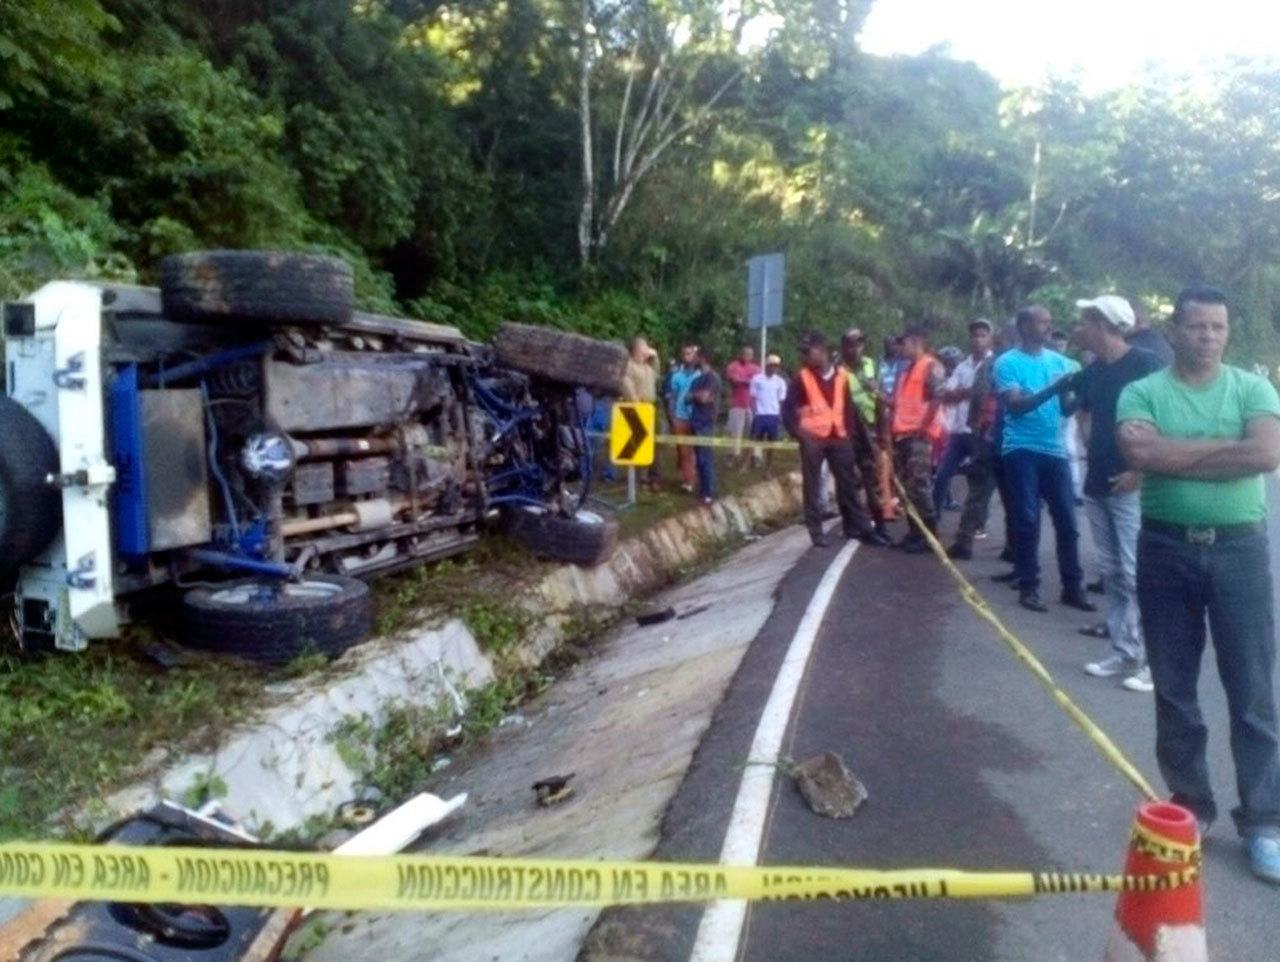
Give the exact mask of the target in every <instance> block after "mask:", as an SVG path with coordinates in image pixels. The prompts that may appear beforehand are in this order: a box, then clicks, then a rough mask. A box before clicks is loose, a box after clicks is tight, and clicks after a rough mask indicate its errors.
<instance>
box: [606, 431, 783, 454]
mask: <svg viewBox="0 0 1280 962" xmlns="http://www.w3.org/2000/svg"><path fill="white" fill-rule="evenodd" d="M587 436H588V437H591V438H602V439H604V440H606V441H609V440H611V438H612V435H611V434H610V433H609V432H608V431H588V432H587ZM653 443H654V444H669V445H673V446H675V447H686V448H736V447H741V448H742V449H743V450H746V449H748V448H750V449H756V448H759V449H761V450H764V451H798V450H800V445H799V444H797V443H796V442H795V441H752V440H751V439H750V438H745V437H744V438H743V439H742V440H741V441H739V440H738V439H737V438H725V437H715V436H710V435H705V434H659V435H655V436H654V438H653Z"/></svg>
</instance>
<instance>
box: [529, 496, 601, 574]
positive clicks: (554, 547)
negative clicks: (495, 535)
mask: <svg viewBox="0 0 1280 962" xmlns="http://www.w3.org/2000/svg"><path fill="white" fill-rule="evenodd" d="M510 518H511V520H510V526H509V529H508V530H509V531H510V533H511V536H512V537H514V538H515V539H516V540H517V541H519V542H520V543H521V544H523V545H524V546H525V547H526V548H528V549H529V550H530V551H532V552H533V553H534V554H536V555H538V556H539V557H543V558H550V559H551V560H553V561H566V562H568V563H570V564H575V565H582V566H583V567H584V568H591V567H594V566H595V565H598V564H601V563H602V562H605V561H608V560H609V557H610V556H611V555H612V554H613V550H614V549H615V548H616V547H617V546H618V523H617V522H616V521H611V520H609V519H607V518H605V517H604V516H603V515H600V514H597V513H596V512H594V511H579V512H578V513H577V514H575V515H574V516H573V517H572V518H564V517H561V516H560V515H558V514H555V513H554V512H552V511H549V510H547V509H546V508H533V507H527V508H517V509H516V510H515V511H513V512H512V513H511V516H510Z"/></svg>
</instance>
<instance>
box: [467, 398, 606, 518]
mask: <svg viewBox="0 0 1280 962" xmlns="http://www.w3.org/2000/svg"><path fill="white" fill-rule="evenodd" d="M468 382H469V384H470V387H471V391H472V394H473V395H474V396H475V399H476V402H477V403H478V404H479V405H480V408H481V410H483V411H484V412H485V414H487V415H488V416H489V417H490V418H492V419H493V421H494V424H495V425H496V430H495V431H494V434H493V438H492V441H494V442H495V443H496V442H497V441H500V440H501V439H502V438H504V437H506V436H507V435H508V434H509V433H511V432H512V431H518V430H520V429H522V428H524V427H526V426H527V425H529V424H531V423H532V422H533V421H536V420H537V419H538V418H540V417H542V416H543V414H544V411H543V409H542V408H541V407H532V408H530V407H522V406H517V405H514V404H511V403H510V402H508V401H507V400H505V399H504V398H502V397H500V396H499V395H498V394H496V393H494V392H493V391H491V390H489V389H488V388H487V387H485V386H484V385H483V384H482V383H480V381H479V380H478V379H477V378H469V379H468ZM575 410H576V408H575ZM578 427H579V429H580V430H581V431H582V432H583V437H584V438H585V437H586V422H585V421H580V423H579V425H578ZM592 461H593V459H592V455H591V445H589V444H584V445H583V447H582V452H581V456H580V460H579V464H578V469H579V471H580V472H581V474H582V479H583V498H582V500H583V501H585V500H586V498H587V492H588V490H589V489H590V485H591V477H592V469H593V464H592ZM547 480H548V478H547V476H546V472H545V471H544V470H543V468H542V466H541V465H539V464H538V463H537V462H536V461H533V462H521V463H518V464H516V465H515V466H514V467H511V468H508V469H507V470H505V471H503V472H501V473H499V474H495V475H493V476H492V477H490V478H487V479H486V480H485V491H486V494H487V496H488V503H489V504H490V505H496V506H502V505H508V504H514V505H525V506H528V507H535V508H540V507H544V506H545V505H546V496H545V493H544V492H545V491H546V484H547Z"/></svg>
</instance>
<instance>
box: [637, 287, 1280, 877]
mask: <svg viewBox="0 0 1280 962" xmlns="http://www.w3.org/2000/svg"><path fill="white" fill-rule="evenodd" d="M1077 307H1078V311H1079V316H1078V322H1077V324H1076V325H1075V327H1074V329H1073V330H1071V331H1070V332H1067V331H1063V330H1057V329H1055V327H1054V321H1053V318H1052V316H1051V314H1050V312H1049V311H1048V310H1047V309H1046V308H1044V307H1042V306H1038V305H1030V306H1027V307H1025V308H1023V309H1021V310H1019V311H1018V312H1017V314H1016V315H1015V316H1014V317H1013V318H1012V319H1011V320H1010V321H1009V322H1008V323H1007V324H1004V325H1002V326H1000V328H999V329H996V326H995V325H993V324H992V323H991V322H990V321H988V320H985V319H981V318H979V319H977V320H974V321H973V322H972V323H970V324H969V326H968V333H969V345H968V350H967V352H965V351H960V350H959V349H956V348H942V349H940V350H938V351H937V352H936V353H935V352H933V351H931V350H930V345H929V338H928V335H927V333H926V332H925V331H924V330H922V329H919V328H912V329H908V330H907V331H905V332H904V333H903V334H901V335H900V336H896V337H891V338H888V339H886V341H885V344H884V351H883V355H882V356H881V358H880V359H879V360H878V362H877V360H876V359H874V358H872V357H871V356H870V354H869V353H868V351H867V339H866V337H865V335H864V334H863V332H862V331H861V330H859V329H857V328H853V329H850V330H848V331H847V332H845V334H844V335H843V337H842V338H841V339H840V342H839V344H838V345H836V346H835V348H834V349H833V346H832V345H831V344H830V343H828V341H827V339H826V338H825V337H824V336H822V335H820V334H816V333H814V334H810V335H809V336H807V337H806V338H805V340H804V342H803V344H802V349H801V356H800V358H799V361H800V363H799V365H798V368H797V371H796V373H795V374H794V375H792V376H791V377H787V376H786V375H784V373H783V371H782V360H781V358H779V357H778V356H776V355H770V356H768V357H766V358H765V359H764V360H765V365H764V367H763V369H762V368H761V367H760V366H759V365H757V364H756V362H755V357H754V353H753V351H752V350H751V349H750V348H743V349H742V351H741V352H740V354H739V355H738V357H736V358H735V359H734V360H733V361H732V362H731V363H730V364H728V365H727V367H726V368H725V369H724V371H723V377H722V376H721V372H719V371H718V370H717V368H716V365H715V364H714V361H713V358H712V357H711V355H710V354H709V353H708V352H707V351H705V350H703V349H700V348H697V347H693V346H688V347H685V348H684V349H683V350H682V352H681V355H680V357H679V360H678V362H677V363H676V364H675V365H674V366H673V368H672V370H671V371H670V372H669V374H668V375H667V376H666V377H665V378H663V379H661V380H659V378H658V376H657V367H656V356H655V355H654V354H653V352H652V349H651V348H649V346H648V345H647V344H645V343H644V342H643V341H642V340H638V341H637V342H636V343H635V344H634V345H633V350H632V362H633V366H634V367H636V368H639V367H641V366H643V367H646V368H648V369H649V371H650V372H651V373H645V374H643V375H640V374H639V372H637V373H638V376H637V381H638V382H642V383H639V384H638V385H637V388H636V390H635V392H634V396H633V398H632V399H634V400H654V401H658V402H660V404H661V405H662V406H663V407H664V408H665V410H666V411H667V414H668V417H669V419H670V425H671V430H672V431H673V433H675V434H677V435H687V436H707V435H712V434H714V433H716V430H717V425H718V423H719V419H718V404H719V400H720V393H721V388H722V381H723V382H724V383H725V384H727V386H728V396H729V411H728V416H727V421H726V429H727V431H726V433H727V435H728V438H729V439H730V443H731V444H732V451H733V458H734V460H735V461H736V462H737V463H738V464H740V465H741V464H744V463H745V461H746V459H747V458H751V459H752V460H753V461H756V462H757V463H759V462H760V461H762V460H763V459H764V455H762V454H761V453H760V452H758V451H757V452H754V453H752V452H751V451H750V445H751V441H753V440H757V441H759V440H773V439H776V438H778V437H779V436H780V434H781V432H782V431H784V430H785V432H786V433H787V434H788V435H789V436H790V437H792V438H794V439H795V441H796V442H797V443H798V446H799V451H800V465H801V473H802V476H803V489H804V522H805V525H806V527H807V528H808V531H809V535H810V537H811V538H812V540H813V543H814V544H815V545H817V546H825V545H826V544H827V543H828V535H827V534H826V531H825V526H824V520H825V518H826V517H827V516H828V514H829V512H828V511H827V510H826V507H825V501H826V489H827V487H828V480H827V479H828V476H829V478H830V480H831V481H832V482H834V488H835V504H836V508H837V511H836V513H837V514H838V516H839V519H840V526H841V530H842V532H843V534H844V536H845V537H846V538H850V539H858V540H860V541H862V542H863V543H865V544H868V545H874V546H885V545H889V544H893V545H894V546H895V547H897V548H900V549H902V550H903V551H905V552H908V553H913V554H918V553H923V552H925V551H928V550H929V545H928V539H927V538H926V532H929V533H930V534H932V535H933V536H934V537H935V538H941V536H942V535H941V530H940V525H939V520H940V517H941V513H942V512H943V511H945V510H947V509H948V508H951V509H954V510H958V511H959V512H960V516H959V521H958V523H957V525H956V527H955V530H954V534H953V536H952V538H951V539H950V546H949V548H948V554H949V556H950V557H951V558H952V559H954V560H956V561H965V560H968V559H971V558H972V557H973V553H974V544H975V541H977V540H979V539H981V538H984V537H986V525H987V520H988V513H989V506H990V503H991V500H992V498H993V497H995V496H998V497H999V498H1000V501H1001V504H1002V506H1003V513H1004V518H1005V540H1004V544H1003V550H1002V551H1001V553H1000V558H1001V559H1002V560H1003V561H1006V562H1008V563H1009V564H1010V566H1011V567H1010V570H1009V571H1008V572H1007V573H1005V574H1001V575H997V576H996V577H995V580H996V581H998V582H1003V583H1007V584H1008V585H1010V586H1011V587H1012V588H1014V589H1015V590H1016V591H1017V592H1018V601H1019V603H1020V604H1021V606H1022V607H1023V608H1025V609H1027V610H1029V611H1032V612H1037V613H1043V612H1046V611H1048V605H1047V604H1046V603H1045V601H1044V599H1043V597H1042V595H1041V583H1042V579H1041V570H1040V561H1039V557H1040V532H1041V524H1042V515H1043V514H1045V513H1047V515H1048V518H1049V520H1050V523H1051V524H1052V527H1053V532H1054V538H1055V548H1056V560H1057V568H1058V576H1059V589H1060V594H1059V601H1060V602H1061V603H1062V604H1063V605H1065V606H1067V607H1069V608H1072V609H1075V610H1078V611H1081V612H1086V613H1092V612H1095V611H1097V606H1096V605H1095V604H1094V602H1093V601H1092V600H1090V597H1089V595H1090V594H1091V593H1096V594H1098V595H1101V596H1103V606H1102V607H1103V611H1102V616H1101V618H1100V620H1096V621H1094V622H1093V623H1090V624H1088V625H1084V626H1082V627H1080V629H1079V630H1080V632H1081V633H1082V634H1084V635H1086V636H1089V637H1091V638H1097V639H1100V640H1106V641H1107V642H1108V644H1109V648H1108V651H1107V654H1106V655H1105V656H1104V657H1101V658H1098V659H1096V660H1093V661H1089V662H1087V663H1086V664H1085V665H1084V666H1083V667H1084V670H1085V671H1086V672H1088V673H1089V674H1090V675H1092V676H1095V677H1098V678H1112V679H1118V680H1119V683H1120V685H1121V687H1122V688H1123V689H1124V690H1128V691H1132V692H1139V693H1150V692H1154V696H1155V703H1156V740H1157V756H1158V760H1159V764H1160V768H1161V771H1162V774H1163V775H1164V777H1165V780H1166V782H1167V784H1168V785H1169V787H1170V789H1171V791H1172V793H1173V799H1174V801H1175V802H1178V803H1179V804H1182V805H1184V806H1185V807H1187V808H1189V809H1190V810H1191V811H1192V812H1194V813H1195V814H1196V816H1197V817H1198V819H1199V820H1200V822H1201V827H1202V830H1203V831H1208V829H1209V826H1210V825H1211V824H1212V823H1213V821H1214V820H1215V819H1216V817H1217V814H1218V812H1217V806H1216V802H1215V800H1214V797H1213V793H1212V790H1211V788H1210V783H1209V778H1208V766H1207V759H1206V747H1207V731H1206V728H1205V723H1204V720H1203V717H1202V714H1201V711H1200V707H1199V702H1198V696H1197V687H1198V680H1199V673H1200V667H1201V661H1202V655H1203V653H1204V650H1205V647H1206V645H1207V642H1208V640H1209V638H1210V637H1212V641H1213V645H1214V648H1215V652H1216V658H1217V665H1218V672H1219V675H1220V677H1221V680H1222V684H1223V687H1224V689H1225V693H1226V698H1227V704H1228V709H1229V712H1230V718H1231V748H1232V753H1233V756H1234V760H1235V766H1236V777H1237V784H1238V787H1239V794H1240V804H1239V806H1238V807H1237V808H1236V809H1235V810H1234V811H1233V812H1232V815H1233V818H1234V820H1235V823H1236V828H1237V830H1238V832H1239V833H1240V835H1241V836H1242V837H1243V838H1244V839H1245V842H1246V847H1247V851H1248V855H1249V858H1250V861H1251V865H1252V867H1253V870H1254V871H1255V873H1256V874H1257V875H1258V876H1260V877H1262V878H1263V879H1265V880H1267V881H1270V882H1272V883H1276V884H1280V751H1278V747H1277V746H1278V744H1280V735H1278V733H1277V714H1276V705H1275V693H1274V691H1273V681H1272V679H1273V677H1274V664H1275V640H1274V622H1273V611H1272V591H1271V583H1272V582H1271V572H1270V560H1269V552H1268V540H1267V533H1266V528H1265V516H1266V507H1265V492H1264V485H1263V476H1264V475H1265V474H1267V473H1270V472H1272V471H1275V470H1276V469H1277V468H1278V467H1280V397H1277V394H1276V390H1275V388H1274V387H1273V385H1272V384H1271V382H1270V380H1269V379H1268V378H1267V377H1265V376H1261V375H1259V374H1258V373H1256V372H1252V371H1245V370H1243V369H1241V368H1237V367H1233V366H1230V365H1226V364H1224V363H1223V356H1224V352H1225V349H1226V345H1227V339H1228V334H1229V330H1230V324H1229V314H1228V309H1227V305H1226V299H1225V297H1224V296H1223V295H1222V293H1221V292H1219V291H1217V290H1216V289H1213V288H1210V287H1203V286H1198V287H1192V288H1189V289H1188V290H1186V291H1183V292H1182V294H1181V295H1180V296H1179V297H1178V299H1177V302H1176V304H1175V307H1174V311H1173V315H1172V318H1171V320H1170V322H1169V324H1168V326H1167V328H1166V330H1167V334H1168V336H1167V337H1166V335H1165V334H1164V333H1162V332H1161V331H1159V330H1157V329H1155V328H1154V327H1152V326H1151V324H1150V322H1149V319H1148V317H1147V315H1146V313H1145V311H1143V309H1142V306H1141V305H1140V304H1138V303H1136V302H1133V301H1130V300H1128V299H1126V298H1123V297H1119V296H1117V295H1111V294H1105V295H1102V296H1099V297H1096V298H1092V299H1089V300H1083V301H1080V302H1078V304H1077ZM1073 354H1074V355H1075V356H1072V355H1073ZM676 459H677V468H678V470H679V471H680V477H681V481H682V484H683V486H684V487H685V489H686V490H688V491H690V492H692V491H694V490H695V488H696V491H697V494H698V496H699V497H701V498H702V499H703V500H704V501H708V502H709V501H711V500H713V499H714V497H715V473H714V470H715V469H714V459H713V457H712V449H711V448H710V447H701V446H699V447H683V446H682V447H678V448H677V454H676ZM960 474H962V475H963V476H964V477H965V478H966V480H967V484H966V485H965V498H964V503H963V505H960V504H955V503H953V501H952V487H953V482H954V479H955V478H956V476H957V475H960ZM895 476H896V480H897V481H898V482H900V484H901V488H898V487H897V486H896V485H895ZM656 478H657V475H656V468H655V473H654V474H653V475H652V476H651V479H650V480H652V481H655V482H656ZM899 490H900V491H901V492H903V493H904V494H905V497H906V499H907V501H908V502H909V503H910V505H911V507H912V509H913V512H912V513H913V515H914V517H915V519H917V520H916V521H912V522H910V523H909V524H908V527H907V531H906V534H905V536H903V537H902V538H900V539H899V540H897V541H896V542H894V541H891V538H890V536H889V528H888V524H889V523H890V522H892V521H894V520H896V519H898V518H900V517H901V515H902V509H903V507H904V506H903V505H902V504H901V503H900V502H899V499H898V496H897V495H898V492H899ZM1081 508H1082V509H1083V513H1084V515H1085V518H1086V519H1087V522H1088V524H1089V527H1090V530H1091V533H1092V543H1093V547H1094V557H1093V559H1092V563H1093V564H1094V565H1096V578H1095V579H1094V580H1093V581H1092V582H1091V583H1088V584H1086V575H1085V567H1084V564H1083V563H1082V558H1081V552H1080V538H1079V526H1078V514H1079V511H1080V509H1081ZM1045 509H1047V511H1046V510H1045Z"/></svg>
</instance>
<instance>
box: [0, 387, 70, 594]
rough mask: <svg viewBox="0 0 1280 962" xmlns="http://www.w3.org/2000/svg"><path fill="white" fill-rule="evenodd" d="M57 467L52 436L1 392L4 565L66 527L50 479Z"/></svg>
mask: <svg viewBox="0 0 1280 962" xmlns="http://www.w3.org/2000/svg"><path fill="white" fill-rule="evenodd" d="M57 471H58V449H57V448H56V447H55V446H54V443H53V438H51V437H49V434H48V432H47V431H45V429H44V428H43V427H42V426H41V424H40V422H39V421H37V420H36V419H35V417H34V416H33V415H32V414H31V412H30V411H28V410H27V409H26V408H24V407H23V406H22V405H21V404H19V403H18V402H17V401H15V400H13V399H12V398H9V397H5V396H4V395H0V570H4V569H17V568H19V567H20V566H22V565H24V564H26V563H27V562H28V561H31V560H33V559H34V558H36V557H38V556H39V554H40V552H42V551H44V549H45V548H47V547H49V542H50V541H52V540H53V538H54V535H56V534H57V533H58V529H59V528H61V527H62V497H61V495H60V494H59V493H58V490H57V488H52V487H50V486H49V485H48V484H47V483H46V482H45V479H46V478H47V477H48V476H49V475H50V474H56V473H57Z"/></svg>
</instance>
